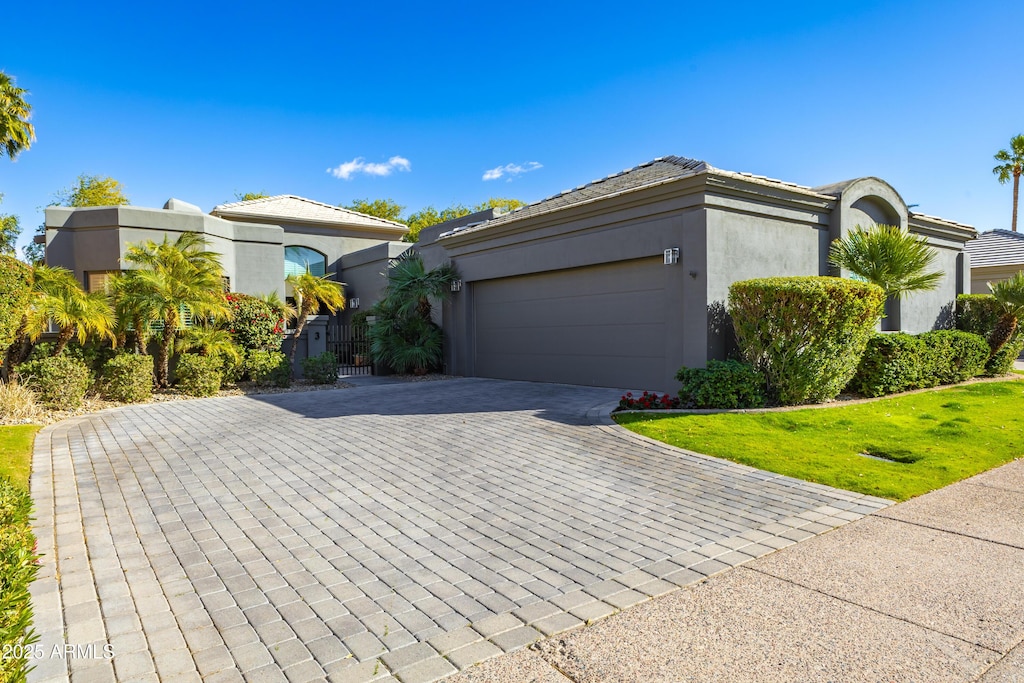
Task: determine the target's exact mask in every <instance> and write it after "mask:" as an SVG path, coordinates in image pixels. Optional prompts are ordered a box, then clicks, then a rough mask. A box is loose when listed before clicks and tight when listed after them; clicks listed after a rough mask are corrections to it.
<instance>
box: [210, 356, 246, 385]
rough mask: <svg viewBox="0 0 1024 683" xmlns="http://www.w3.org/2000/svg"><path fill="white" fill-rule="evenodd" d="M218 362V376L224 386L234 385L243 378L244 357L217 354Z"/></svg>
mask: <svg viewBox="0 0 1024 683" xmlns="http://www.w3.org/2000/svg"><path fill="white" fill-rule="evenodd" d="M216 357H217V359H218V360H219V361H220V374H221V379H222V381H223V383H224V384H234V383H235V382H237V381H238V380H240V379H242V377H244V376H245V355H244V354H239V355H237V356H234V355H231V354H228V353H222V354H217V356H216Z"/></svg>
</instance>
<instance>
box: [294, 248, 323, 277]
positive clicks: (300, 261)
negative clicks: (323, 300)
mask: <svg viewBox="0 0 1024 683" xmlns="http://www.w3.org/2000/svg"><path fill="white" fill-rule="evenodd" d="M307 270H308V271H309V272H310V274H312V275H316V276H317V277H320V276H322V275H324V274H325V273H326V272H327V257H325V256H324V255H323V254H321V253H320V252H319V251H316V250H315V249H310V248H309V247H285V248H284V276H285V277H288V276H289V275H303V274H304V273H305V272H306V271H307Z"/></svg>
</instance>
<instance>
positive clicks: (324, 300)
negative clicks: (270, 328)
mask: <svg viewBox="0 0 1024 683" xmlns="http://www.w3.org/2000/svg"><path fill="white" fill-rule="evenodd" d="M332 275H334V273H327V274H326V275H323V276H316V275H313V274H312V273H310V272H309V270H307V271H306V272H305V273H303V274H302V275H289V276H288V277H287V278H285V282H287V283H288V284H289V285H291V286H292V292H293V293H294V295H295V303H296V304H297V306H296V307H297V309H298V316H297V318H296V321H295V334H294V335H293V336H292V348H291V351H290V352H289V354H288V361H289V363H290V364H294V363H295V350H296V348H298V346H299V336H300V335H301V334H302V331H303V330H304V329H306V318H308V317H309V316H311V315H313V314H314V313H316V312H317V311H319V310H320V309H321V308H326V309H327V310H328V311H330V312H331V313H332V314H333V313H337V312H338V311H339V310H341V309H343V308H345V289H344V285H343V283H341V282H335V281H334V280H328V279H327V278H329V277H331V276H332ZM294 371H295V368H294V365H291V372H294Z"/></svg>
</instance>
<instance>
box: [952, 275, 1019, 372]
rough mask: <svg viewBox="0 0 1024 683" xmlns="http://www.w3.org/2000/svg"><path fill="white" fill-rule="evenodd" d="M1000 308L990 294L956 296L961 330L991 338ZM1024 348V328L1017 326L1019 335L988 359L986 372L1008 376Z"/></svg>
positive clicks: (957, 320) (958, 327) (958, 321)
mask: <svg viewBox="0 0 1024 683" xmlns="http://www.w3.org/2000/svg"><path fill="white" fill-rule="evenodd" d="M1000 315H1001V308H1000V306H999V302H998V301H996V298H995V297H994V296H992V295H991V294H961V295H960V296H958V297H957V298H956V327H957V329H958V330H963V331H965V332H973V333H974V334H977V335H981V336H982V337H984V338H985V339H988V338H989V335H991V334H992V331H993V330H994V329H995V327H996V324H997V323H998V322H999V316H1000ZM1021 351H1024V331H1022V330H1021V327H1019V326H1018V327H1017V332H1016V334H1014V335H1013V337H1011V338H1010V341H1009V342H1007V343H1006V346H1004V347H1003V348H1001V349H1000V350H999V352H998V353H996V354H995V355H994V356H992V357H990V358H989V359H988V362H987V363H986V364H985V374H986V375H1005V374H1006V373H1008V372H1009V371H1010V370H1011V369H1012V368H1013V362H1014V361H1015V360H1017V358H1018V357H1019V356H1020V354H1021Z"/></svg>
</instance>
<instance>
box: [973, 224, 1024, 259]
mask: <svg viewBox="0 0 1024 683" xmlns="http://www.w3.org/2000/svg"><path fill="white" fill-rule="evenodd" d="M967 253H968V254H970V255H971V267H972V268H984V267H986V266H1016V265H1024V235H1022V234H1021V233H1019V232H1011V231H1009V230H992V231H990V232H983V233H981V234H980V235H978V239H976V240H972V241H970V242H968V243H967Z"/></svg>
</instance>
